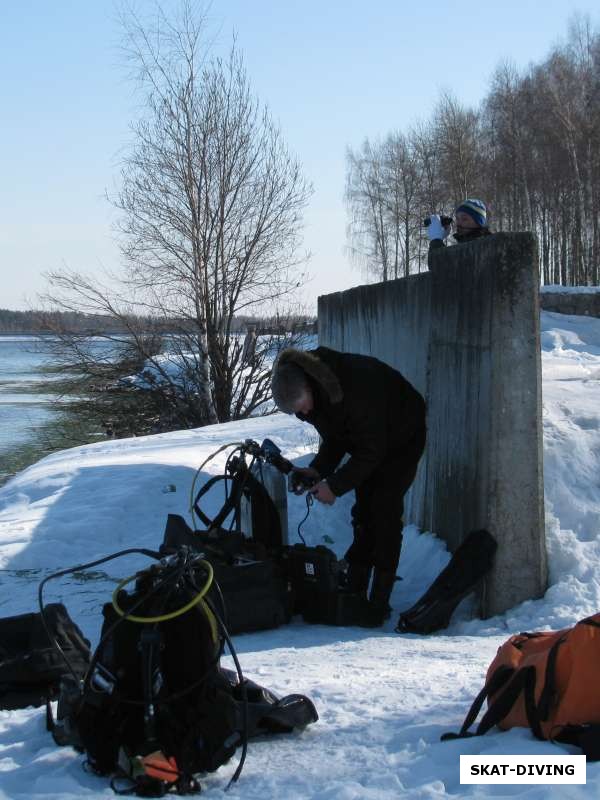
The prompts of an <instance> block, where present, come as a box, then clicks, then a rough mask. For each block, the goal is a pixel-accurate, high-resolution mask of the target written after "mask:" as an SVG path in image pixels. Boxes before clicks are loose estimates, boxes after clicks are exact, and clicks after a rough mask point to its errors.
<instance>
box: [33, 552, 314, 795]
mask: <svg viewBox="0 0 600 800" xmlns="http://www.w3.org/2000/svg"><path fill="white" fill-rule="evenodd" d="M134 577H135V579H136V584H135V588H134V590H133V591H131V592H128V591H126V590H125V588H124V587H125V585H127V583H129V582H130V581H131V580H132V579H127V580H125V581H122V582H121V583H120V584H119V586H118V587H117V589H116V590H115V593H114V595H113V601H112V603H107V604H105V606H104V607H103V617H104V621H103V625H102V631H101V636H100V643H99V645H98V647H97V649H96V651H95V653H94V655H93V657H92V660H91V663H90V668H89V670H88V674H87V676H86V679H85V681H84V684H83V687H82V689H79V687H77V686H74V685H73V681H72V680H69V679H66V680H64V681H63V684H62V687H61V694H60V697H59V703H58V711H57V722H56V723H55V722H54V720H53V719H52V718H51V713H50V709H48V711H49V714H48V724H49V728H50V729H51V730H52V732H53V736H54V739H55V741H56V742H57V744H61V745H62V744H70V745H72V746H74V747H76V748H77V749H79V750H81V751H82V752H84V753H85V754H86V757H87V763H88V765H89V766H90V767H91V769H92V770H93V771H95V772H96V773H98V774H100V775H111V776H112V781H111V785H112V787H113V789H114V790H115V791H116V792H118V793H128V794H138V795H140V796H149V795H152V796H159V795H162V794H164V793H166V792H167V791H176V792H178V793H180V794H191V793H194V792H198V791H200V786H199V783H198V781H197V778H196V774H197V773H205V772H212V771H214V770H216V769H218V767H219V766H221V765H222V764H224V763H225V762H227V761H228V760H229V759H230V758H231V757H232V755H233V754H234V753H235V751H236V749H237V748H238V746H240V745H241V746H243V752H242V759H241V761H240V764H239V765H238V768H237V770H236V773H235V774H234V777H233V778H232V780H237V777H239V774H240V772H241V767H242V764H243V760H244V758H245V752H246V742H247V738H248V737H249V736H251V735H253V734H257V733H265V732H270V731H277V732H280V731H291V730H293V729H295V728H297V727H304V726H305V725H307V724H309V723H311V722H314V721H315V720H316V719H317V718H318V717H317V713H316V711H315V709H314V706H313V704H312V703H311V701H310V700H309V699H308V698H306V697H303V696H302V695H290V696H288V697H286V698H282V699H281V700H279V699H278V698H277V697H275V695H273V694H271V693H270V692H268V691H267V690H263V689H262V688H261V687H259V686H257V685H256V684H252V683H251V682H248V681H246V680H245V679H244V678H243V676H242V675H241V669H240V668H239V662H238V661H237V658H236V657H235V656H234V661H235V663H236V665H237V666H238V674H237V675H236V674H235V673H230V672H228V671H226V670H224V669H222V668H221V666H220V657H221V654H222V651H223V645H224V640H225V639H226V638H227V639H228V635H227V633H226V632H225V630H224V629H223V628H221V625H220V620H219V614H218V610H217V606H218V599H217V598H218V591H217V589H216V587H215V584H214V583H213V582H212V568H211V567H210V565H209V564H208V563H207V562H206V561H204V559H203V558H202V557H201V556H197V555H194V554H193V553H191V551H190V550H189V549H187V548H181V549H180V550H179V551H177V552H176V553H175V554H174V555H173V556H171V557H170V558H166V559H163V560H162V561H161V562H160V563H158V564H156V565H153V566H152V567H150V568H148V569H147V570H144V571H142V572H140V573H138V574H137V575H136V576H134ZM232 652H233V651H232Z"/></svg>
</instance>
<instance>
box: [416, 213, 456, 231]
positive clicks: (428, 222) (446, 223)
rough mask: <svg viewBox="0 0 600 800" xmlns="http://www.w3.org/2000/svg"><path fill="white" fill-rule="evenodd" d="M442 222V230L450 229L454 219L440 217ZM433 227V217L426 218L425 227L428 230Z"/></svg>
mask: <svg viewBox="0 0 600 800" xmlns="http://www.w3.org/2000/svg"><path fill="white" fill-rule="evenodd" d="M440 222H441V224H442V228H449V227H450V225H452V223H453V222H454V220H453V218H452V217H447V216H446V215H445V214H442V215H441V216H440ZM430 225H431V217H425V219H424V220H423V227H424V228H428V227H429V226H430Z"/></svg>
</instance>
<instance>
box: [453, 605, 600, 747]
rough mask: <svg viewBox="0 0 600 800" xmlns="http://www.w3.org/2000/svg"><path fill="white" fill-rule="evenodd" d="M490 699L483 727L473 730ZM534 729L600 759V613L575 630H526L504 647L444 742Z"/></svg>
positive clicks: (580, 623)
mask: <svg viewBox="0 0 600 800" xmlns="http://www.w3.org/2000/svg"><path fill="white" fill-rule="evenodd" d="M486 699H487V703H488V708H487V711H486V712H485V714H484V715H483V717H482V719H481V721H480V722H479V725H478V726H477V730H476V731H475V732H474V733H470V732H469V728H470V727H471V725H473V723H474V722H475V720H476V719H477V715H478V714H479V711H480V709H481V706H482V705H483V703H484V701H485V700H486ZM494 725H497V726H498V727H499V728H501V729H502V730H508V729H509V728H514V727H525V728H531V730H532V731H533V733H534V735H535V736H536V737H537V738H538V739H550V740H556V741H560V742H567V743H570V744H576V745H578V746H579V747H581V748H582V749H583V751H584V752H585V753H586V755H587V756H588V758H589V759H590V760H599V759H600V614H594V616H592V617H588V618H587V619H583V620H581V621H580V622H578V623H577V624H576V625H574V626H573V627H572V628H565V629H564V630H561V631H549V632H547V633H520V634H518V635H517V636H511V637H510V639H508V641H506V642H505V643H504V644H503V645H501V647H499V648H498V653H497V654H496V657H495V658H494V660H493V661H492V663H491V664H490V666H489V668H488V671H487V676H486V681H485V686H484V687H483V689H482V690H481V692H480V693H479V694H478V695H477V697H476V699H475V701H474V702H473V705H472V706H471V708H470V710H469V713H468V714H467V716H466V718H465V721H464V723H463V725H462V728H461V729H460V732H459V733H457V734H454V733H447V734H444V736H442V740H448V739H456V738H462V737H466V736H481V735H482V734H484V733H486V732H487V731H489V730H490V728H493V727H494Z"/></svg>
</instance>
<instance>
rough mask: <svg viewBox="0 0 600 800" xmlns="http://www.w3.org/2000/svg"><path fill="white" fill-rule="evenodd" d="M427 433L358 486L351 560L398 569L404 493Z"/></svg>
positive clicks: (353, 513) (353, 515)
mask: <svg viewBox="0 0 600 800" xmlns="http://www.w3.org/2000/svg"><path fill="white" fill-rule="evenodd" d="M425 435H426V432H425V428H423V429H422V430H419V431H418V432H417V433H416V434H415V436H414V438H413V439H412V440H411V441H410V442H408V444H406V445H405V446H403V448H402V452H401V453H399V454H398V456H397V457H395V458H389V459H386V461H384V462H383V463H382V464H381V465H380V466H379V467H377V469H376V470H375V471H374V472H373V473H372V474H371V475H370V476H369V477H368V478H367V480H366V481H365V482H364V483H362V484H361V485H360V486H359V487H357V489H356V490H355V492H356V503H355V504H354V505H353V506H352V525H353V527H354V541H353V542H352V544H351V545H350V547H349V549H348V552H347V553H346V556H345V557H346V561H348V563H349V564H356V565H359V564H360V565H363V566H368V567H371V566H373V567H375V568H376V569H379V570H386V571H387V570H390V571H392V572H395V571H396V569H397V567H398V562H399V560H400V550H401V547H402V528H403V527H404V523H403V519H402V516H403V513H404V495H405V494H406V492H407V491H408V490H409V488H410V486H411V484H412V482H413V481H414V479H415V475H416V472H417V466H418V464H419V459H420V458H421V456H422V454H423V450H424V448H425Z"/></svg>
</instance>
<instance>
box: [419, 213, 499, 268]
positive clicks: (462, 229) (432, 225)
mask: <svg viewBox="0 0 600 800" xmlns="http://www.w3.org/2000/svg"><path fill="white" fill-rule="evenodd" d="M428 220H429V223H428V225H427V236H428V237H429V253H430V254H431V252H432V251H433V250H437V249H438V248H439V247H444V246H445V244H446V239H448V238H449V237H450V236H451V233H452V219H451V218H449V217H441V216H440V215H439V214H431V215H430V216H429V217H428ZM454 220H455V223H456V231H455V233H454V234H452V236H451V238H452V240H453V241H451V242H449V243H450V244H463V243H464V242H472V241H474V240H475V239H479V238H481V237H482V236H490V235H491V233H492V232H491V231H490V229H489V228H488V225H487V209H486V207H485V203H484V202H483V201H482V200H477V199H476V198H468V199H467V200H464V201H463V202H462V203H461V204H460V205H459V206H457V208H456V211H455V212H454ZM426 222H427V220H426ZM445 223H448V224H445ZM430 266H431V264H430Z"/></svg>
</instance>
